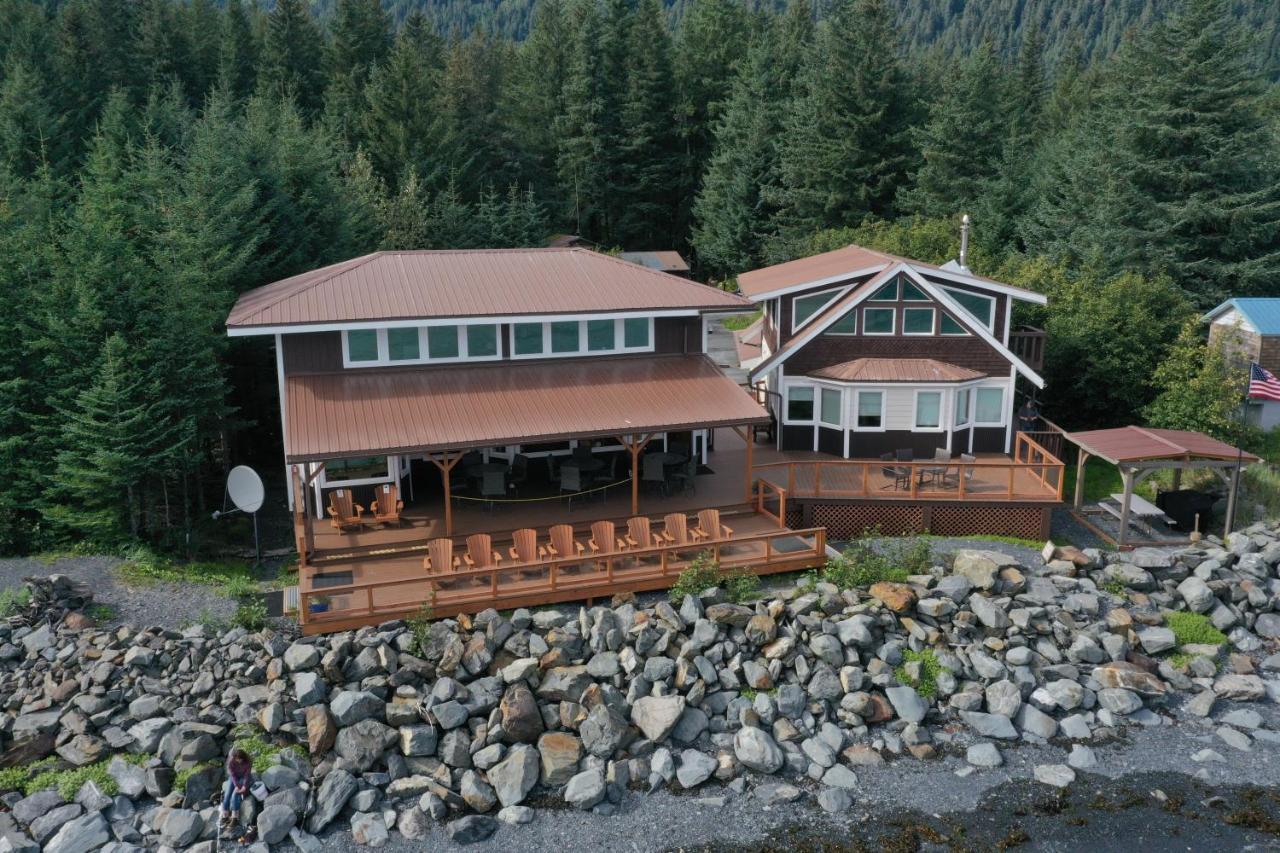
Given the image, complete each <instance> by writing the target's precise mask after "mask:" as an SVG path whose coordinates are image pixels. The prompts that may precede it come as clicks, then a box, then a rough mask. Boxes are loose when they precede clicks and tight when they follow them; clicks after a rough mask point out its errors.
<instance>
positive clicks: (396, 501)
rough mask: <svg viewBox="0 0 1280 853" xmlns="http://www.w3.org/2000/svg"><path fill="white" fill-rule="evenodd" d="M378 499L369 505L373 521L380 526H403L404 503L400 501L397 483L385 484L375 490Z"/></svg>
mask: <svg viewBox="0 0 1280 853" xmlns="http://www.w3.org/2000/svg"><path fill="white" fill-rule="evenodd" d="M374 492H375V493H376V494H377V498H376V499H375V500H374V502H373V503H371V504H370V505H369V511H370V512H371V513H373V520H374V521H375V522H377V523H378V524H391V523H393V522H394V523H395V524H396V526H400V525H401V524H403V521H402V519H401V518H400V510H402V509H404V501H402V500H400V489H399V487H398V486H396V484H395V483H383V484H382V485H381V486H378V487H377V488H376V489H374Z"/></svg>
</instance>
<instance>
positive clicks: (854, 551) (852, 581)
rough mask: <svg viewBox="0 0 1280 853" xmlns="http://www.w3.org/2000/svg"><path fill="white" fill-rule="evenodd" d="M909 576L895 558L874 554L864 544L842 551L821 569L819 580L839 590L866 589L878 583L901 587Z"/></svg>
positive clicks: (862, 542)
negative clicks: (896, 584)
mask: <svg viewBox="0 0 1280 853" xmlns="http://www.w3.org/2000/svg"><path fill="white" fill-rule="evenodd" d="M910 574H911V572H910V571H908V570H907V569H905V568H903V567H902V566H900V565H898V564H897V559H896V555H894V554H891V553H887V552H880V551H877V550H875V549H874V548H872V547H871V545H870V543H868V542H866V541H864V540H860V541H857V542H854V543H853V544H852V545H850V546H849V547H848V548H845V549H844V552H843V553H842V554H841V555H840V556H839V557H833V558H832V559H830V560H828V561H827V565H826V566H825V567H824V568H823V569H822V579H823V580H824V581H827V582H828V583H831V584H834V585H835V586H837V587H838V588H840V589H855V588H861V587H868V586H871V585H872V584H874V583H879V582H880V581H895V582H897V583H901V582H903V581H905V580H906V579H907V576H908V575H910Z"/></svg>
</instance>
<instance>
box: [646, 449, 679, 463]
mask: <svg viewBox="0 0 1280 853" xmlns="http://www.w3.org/2000/svg"><path fill="white" fill-rule="evenodd" d="M645 455H646V456H648V457H652V458H653V459H660V460H662V464H663V467H670V466H672V465H683V464H684V463H686V462H688V461H689V457H688V456H686V455H685V454H683V453H672V452H670V451H667V450H663V451H660V452H658V453H648V454H645Z"/></svg>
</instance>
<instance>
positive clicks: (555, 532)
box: [547, 524, 586, 560]
mask: <svg viewBox="0 0 1280 853" xmlns="http://www.w3.org/2000/svg"><path fill="white" fill-rule="evenodd" d="M547 534H548V536H549V537H550V539H551V542H550V543H548V544H547V553H549V554H550V555H551V556H553V557H558V558H560V559H562V560H563V559H567V558H569V557H576V556H578V555H579V554H581V553H582V552H583V551H585V550H586V548H583V547H582V543H581V542H579V541H578V540H576V539H574V538H573V525H572V524H557V525H555V526H554V527H552V528H551V529H550V530H548V531H547Z"/></svg>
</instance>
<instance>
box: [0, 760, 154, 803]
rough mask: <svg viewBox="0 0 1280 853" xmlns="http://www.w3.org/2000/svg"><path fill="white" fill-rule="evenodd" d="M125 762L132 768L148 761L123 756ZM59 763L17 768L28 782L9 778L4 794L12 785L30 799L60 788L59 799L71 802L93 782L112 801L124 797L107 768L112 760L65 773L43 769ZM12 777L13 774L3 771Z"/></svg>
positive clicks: (0, 783)
mask: <svg viewBox="0 0 1280 853" xmlns="http://www.w3.org/2000/svg"><path fill="white" fill-rule="evenodd" d="M120 757H121V758H123V759H124V760H125V761H128V762H130V763H132V764H141V763H143V762H144V761H146V760H147V758H148V756H145V755H130V754H121V756H120ZM56 761H57V759H56V758H55V759H52V762H51V761H49V760H46V761H41V762H37V763H36V764H33V765H31V766H30V767H24V768H14V769H15V770H20V772H21V773H22V774H23V775H24V777H26V778H25V781H23V780H22V779H18V778H16V777H13V776H9V777H6V778H4V779H3V780H0V790H5V789H6V786H8V785H12V786H13V788H14V789H16V788H17V787H18V786H21V787H22V789H23V791H24V792H25V793H26V794H28V795H30V794H33V793H35V792H36V791H43V790H44V789H45V788H56V789H57V790H58V794H59V796H61V797H62V798H63V799H64V800H67V801H68V802H70V801H71V800H73V799H75V796H76V793H77V792H78V791H79V790H80V786H81V785H83V784H84V783H85V782H93V783H95V784H97V786H98V789H99V790H100V791H102V793H104V794H106V795H107V796H108V797H114V796H115V795H116V794H118V793H120V787H119V786H118V785H117V784H116V780H115V779H112V778H111V776H110V774H108V773H107V767H108V766H109V765H110V764H111V759H106V760H104V761H99V762H98V763H97V764H89V765H86V766H84V767H72V768H69V769H63V770H54V769H41V768H47V767H49V764H50V763H56ZM3 772H5V773H8V772H10V771H3Z"/></svg>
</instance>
